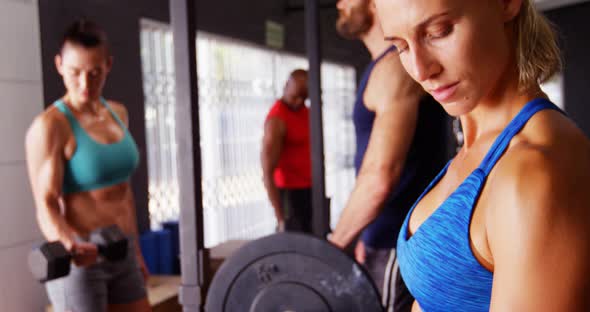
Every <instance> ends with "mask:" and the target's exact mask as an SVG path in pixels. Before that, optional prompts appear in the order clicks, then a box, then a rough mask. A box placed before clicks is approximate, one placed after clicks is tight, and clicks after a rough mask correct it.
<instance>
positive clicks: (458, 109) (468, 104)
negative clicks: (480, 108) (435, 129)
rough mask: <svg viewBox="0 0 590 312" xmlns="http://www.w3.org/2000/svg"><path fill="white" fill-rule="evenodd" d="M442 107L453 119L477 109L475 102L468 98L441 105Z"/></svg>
mask: <svg viewBox="0 0 590 312" xmlns="http://www.w3.org/2000/svg"><path fill="white" fill-rule="evenodd" d="M440 105H441V106H442V107H443V109H444V110H445V111H446V112H447V114H449V115H451V116H452V117H459V116H461V115H465V114H467V113H469V112H471V111H472V110H473V108H474V107H475V105H474V102H473V101H472V100H469V99H468V98H467V99H459V100H454V101H449V102H446V103H440Z"/></svg>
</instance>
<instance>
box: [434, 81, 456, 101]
mask: <svg viewBox="0 0 590 312" xmlns="http://www.w3.org/2000/svg"><path fill="white" fill-rule="evenodd" d="M458 85H459V82H455V83H451V84H448V85H445V86H442V87H440V88H436V89H434V90H430V91H429V92H430V94H432V96H433V97H434V98H435V99H436V100H437V101H439V102H444V101H446V100H448V99H450V98H451V97H452V96H453V95H454V94H455V91H456V90H457V86H458Z"/></svg>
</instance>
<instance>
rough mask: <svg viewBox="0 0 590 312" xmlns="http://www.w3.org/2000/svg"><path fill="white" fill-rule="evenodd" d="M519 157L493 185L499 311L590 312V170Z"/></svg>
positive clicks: (536, 154)
mask: <svg viewBox="0 0 590 312" xmlns="http://www.w3.org/2000/svg"><path fill="white" fill-rule="evenodd" d="M515 155H516V156H513V157H509V159H507V160H506V161H505V164H504V165H503V166H502V169H499V171H498V173H497V174H496V177H494V178H493V180H494V181H495V182H493V185H491V186H493V187H494V188H495V189H494V190H493V193H494V194H495V195H496V196H495V197H493V198H495V200H494V203H493V208H492V209H493V210H490V211H491V213H490V218H489V220H488V238H489V242H490V249H491V252H492V255H493V261H494V282H493V289H492V299H491V306H490V308H491V311H588V310H589V308H590V307H589V306H588V299H586V298H587V296H588V291H590V288H589V283H588V280H589V274H590V258H589V257H590V240H589V239H590V222H589V220H590V196H589V195H588V194H590V192H589V190H588V183H589V182H590V176H589V173H588V172H589V171H590V170H585V169H584V168H586V169H588V168H587V167H588V166H587V165H585V164H582V163H572V162H571V161H556V159H555V157H548V156H547V155H546V152H543V151H539V150H532V149H529V150H527V151H523V152H518V153H516V154H515ZM584 171H585V172H584ZM499 194H502V196H498V195H499Z"/></svg>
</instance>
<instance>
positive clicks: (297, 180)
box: [266, 100, 311, 188]
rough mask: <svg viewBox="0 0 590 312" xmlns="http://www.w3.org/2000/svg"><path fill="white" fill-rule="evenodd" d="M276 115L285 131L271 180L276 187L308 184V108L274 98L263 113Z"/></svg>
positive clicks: (305, 185) (309, 182) (309, 178)
mask: <svg viewBox="0 0 590 312" xmlns="http://www.w3.org/2000/svg"><path fill="white" fill-rule="evenodd" d="M273 117H275V118H279V119H280V120H282V121H283V122H284V123H285V126H286V129H287V133H286V135H285V141H284V142H283V150H282V151H281V156H280V158H279V163H278V164H277V167H276V168H275V171H274V181H275V184H276V186H277V187H279V188H308V187H311V152H310V139H309V109H308V108H307V107H305V106H303V107H302V108H300V109H299V110H297V111H293V110H291V109H289V107H288V106H287V104H284V103H283V102H282V101H281V100H277V101H276V102H275V104H274V105H273V107H272V108H271V109H270V112H269V113H268V115H267V116H266V120H268V119H269V118H273Z"/></svg>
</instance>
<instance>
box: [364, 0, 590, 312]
mask: <svg viewBox="0 0 590 312" xmlns="http://www.w3.org/2000/svg"><path fill="white" fill-rule="evenodd" d="M374 1H375V4H376V9H377V13H378V16H379V19H380V21H381V24H382V28H383V31H384V35H385V40H387V41H389V42H391V43H392V44H394V45H395V46H396V47H397V48H398V53H399V57H400V60H401V62H402V64H403V66H404V68H405V69H406V70H407V71H408V73H409V74H410V76H412V78H413V79H414V80H416V81H417V82H418V83H420V84H421V85H422V87H423V88H424V89H425V90H426V91H427V92H429V93H430V94H431V95H432V96H433V97H434V98H436V99H437V101H438V102H439V103H440V104H441V105H442V107H443V108H444V109H445V110H446V111H447V113H449V114H450V115H452V116H455V117H458V118H459V120H460V121H461V125H462V127H463V131H464V146H463V147H462V148H461V150H460V151H459V152H458V154H457V155H456V156H455V158H454V159H452V160H451V161H450V162H449V164H448V165H447V166H446V167H445V168H444V169H443V170H442V171H441V173H440V174H439V175H438V177H436V179H435V180H434V181H433V182H432V183H431V184H430V186H429V187H428V188H427V189H426V190H425V191H424V193H423V194H422V196H421V197H420V198H419V199H418V200H417V202H416V204H415V205H414V206H413V207H412V209H411V210H410V212H409V213H408V216H407V217H406V220H405V222H404V225H403V226H402V228H401V232H400V234H399V237H398V242H397V250H398V259H399V265H400V271H401V274H402V276H403V278H404V281H405V282H406V285H407V287H408V289H409V290H410V292H411V293H412V295H413V296H414V298H415V299H416V301H415V302H414V306H413V310H414V311H420V310H423V311H453V312H455V311H590V296H589V295H588V294H590V192H589V191H588V189H589V181H590V142H589V140H588V138H587V137H586V136H585V134H584V133H582V131H581V130H580V129H579V128H578V127H577V126H576V125H575V124H574V123H573V122H572V121H571V120H570V119H568V117H567V116H565V114H564V113H562V112H561V111H560V110H559V109H558V108H557V107H556V106H555V105H553V104H552V103H551V102H550V101H549V100H548V99H547V96H546V95H545V94H544V93H543V92H542V90H541V88H540V86H539V83H542V82H544V81H546V80H547V79H548V78H550V77H551V76H552V75H553V74H554V73H556V72H557V71H558V70H559V68H560V65H561V64H560V56H559V50H558V48H557V44H556V38H555V35H554V32H553V30H552V29H551V27H550V26H549V23H548V22H547V21H546V20H545V18H544V17H543V16H542V15H541V14H539V13H538V12H537V11H536V10H535V8H534V7H533V3H532V0H503V1H498V0H478V1H473V0H374Z"/></svg>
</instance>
